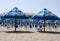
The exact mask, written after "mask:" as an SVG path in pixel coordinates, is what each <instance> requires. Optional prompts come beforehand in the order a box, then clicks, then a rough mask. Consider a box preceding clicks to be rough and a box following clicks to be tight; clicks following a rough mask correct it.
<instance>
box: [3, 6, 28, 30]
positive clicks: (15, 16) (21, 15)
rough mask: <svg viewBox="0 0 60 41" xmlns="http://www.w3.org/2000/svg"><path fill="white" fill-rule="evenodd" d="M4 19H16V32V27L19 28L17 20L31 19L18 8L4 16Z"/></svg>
mask: <svg viewBox="0 0 60 41" xmlns="http://www.w3.org/2000/svg"><path fill="white" fill-rule="evenodd" d="M2 18H4V19H6V18H10V19H11V18H13V19H15V31H16V27H17V26H18V25H17V22H16V19H29V16H27V15H25V14H24V13H23V12H22V11H20V10H19V9H18V8H16V7H14V8H13V9H12V10H11V11H9V12H8V13H7V14H5V15H3V16H2Z"/></svg>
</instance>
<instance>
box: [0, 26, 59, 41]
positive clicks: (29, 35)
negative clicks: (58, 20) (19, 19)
mask: <svg viewBox="0 0 60 41" xmlns="http://www.w3.org/2000/svg"><path fill="white" fill-rule="evenodd" d="M13 30H14V28H9V29H7V28H4V27H1V26H0V41H60V28H59V29H58V30H53V31H55V32H53V33H52V32H50V33H41V32H38V31H37V30H36V29H35V28H33V29H27V30H26V29H25V28H24V29H23V28H20V30H19V28H17V31H19V32H11V31H13ZM7 31H10V32H7ZM49 31H50V30H49Z"/></svg>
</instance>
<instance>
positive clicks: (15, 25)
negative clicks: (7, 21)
mask: <svg viewBox="0 0 60 41" xmlns="http://www.w3.org/2000/svg"><path fill="white" fill-rule="evenodd" d="M15 31H16V18H15Z"/></svg>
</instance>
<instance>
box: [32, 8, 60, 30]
mask: <svg viewBox="0 0 60 41" xmlns="http://www.w3.org/2000/svg"><path fill="white" fill-rule="evenodd" d="M32 19H39V20H44V31H45V20H60V18H59V17H58V16H56V15H55V14H53V13H52V12H50V11H49V10H47V9H46V8H44V9H43V10H42V11H40V12H39V13H38V14H36V15H34V16H33V17H32Z"/></svg>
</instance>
